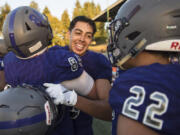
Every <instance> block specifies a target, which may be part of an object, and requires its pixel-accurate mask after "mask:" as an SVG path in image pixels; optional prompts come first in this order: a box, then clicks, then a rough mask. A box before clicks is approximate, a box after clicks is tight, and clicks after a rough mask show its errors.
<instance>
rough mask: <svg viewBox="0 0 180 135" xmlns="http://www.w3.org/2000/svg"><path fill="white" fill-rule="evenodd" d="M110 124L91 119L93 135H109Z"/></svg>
mask: <svg viewBox="0 0 180 135" xmlns="http://www.w3.org/2000/svg"><path fill="white" fill-rule="evenodd" d="M111 127H112V126H111V122H107V121H102V120H99V119H95V118H94V119H93V129H94V135H111Z"/></svg>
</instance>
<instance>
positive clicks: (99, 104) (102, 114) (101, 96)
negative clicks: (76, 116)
mask: <svg viewBox="0 0 180 135" xmlns="http://www.w3.org/2000/svg"><path fill="white" fill-rule="evenodd" d="M95 84H96V85H95V86H96V89H95V90H96V93H97V96H98V99H96V100H91V99H88V98H85V97H83V96H78V99H77V103H76V105H75V107H76V108H77V109H79V110H81V111H83V112H85V113H87V114H89V115H91V116H94V117H96V118H98V119H101V120H106V121H111V120H112V109H111V107H110V105H109V103H108V97H109V96H108V95H109V90H110V89H111V85H110V82H109V81H108V80H107V79H97V80H96V81H95Z"/></svg>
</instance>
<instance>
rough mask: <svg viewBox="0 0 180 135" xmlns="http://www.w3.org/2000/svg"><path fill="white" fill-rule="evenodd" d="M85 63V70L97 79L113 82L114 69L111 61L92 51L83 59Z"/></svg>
mask: <svg viewBox="0 0 180 135" xmlns="http://www.w3.org/2000/svg"><path fill="white" fill-rule="evenodd" d="M81 58H82V61H83V66H84V69H85V70H86V71H87V72H88V73H89V74H90V75H91V76H92V77H93V79H94V80H96V79H108V80H109V81H111V80H112V67H111V63H110V61H108V59H107V58H106V57H105V56H104V55H102V54H100V53H95V52H92V51H88V52H87V53H86V54H85V55H84V56H82V57H81Z"/></svg>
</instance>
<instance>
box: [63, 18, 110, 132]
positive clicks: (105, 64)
mask: <svg viewBox="0 0 180 135" xmlns="http://www.w3.org/2000/svg"><path fill="white" fill-rule="evenodd" d="M95 32H96V25H95V23H94V21H92V20H91V19H90V18H88V17H86V16H77V17H75V18H74V19H73V20H72V21H71V23H70V26H69V32H68V36H69V41H70V43H69V46H65V47H64V48H65V49H66V50H69V51H72V52H74V53H76V54H77V55H79V56H80V58H81V61H82V65H83V68H84V69H85V71H86V72H87V73H88V74H89V75H90V76H91V77H93V79H94V81H95V84H96V91H97V94H98V97H99V98H100V99H101V100H88V99H85V100H86V101H85V103H88V104H89V105H88V106H87V108H84V109H85V110H89V108H90V107H92V109H93V110H94V111H93V112H94V114H93V116H96V117H97V118H101V119H104V118H106V119H104V120H111V118H112V117H111V113H112V110H111V108H110V105H109V104H108V97H109V90H110V88H111V85H110V83H111V79H112V68H111V63H110V62H109V61H108V59H107V58H106V57H105V56H104V55H103V54H101V53H96V52H93V51H90V50H88V47H89V45H90V44H91V41H92V40H93V36H94V34H95ZM82 102H84V101H82ZM99 106H101V109H99V110H97V108H99ZM76 108H78V107H77V106H76ZM76 108H73V111H74V110H75V109H76ZM85 110H84V111H85ZM82 111H83V110H82ZM82 111H81V112H79V114H78V113H77V115H76V118H74V120H73V121H74V127H75V129H76V130H75V131H76V134H77V135H84V134H86V135H92V134H93V129H92V116H90V115H88V114H87V113H84V112H82ZM97 111H100V113H95V112H97ZM91 112H92V110H90V111H89V114H91ZM104 112H106V113H104ZM74 115H75V113H74ZM78 115H79V116H78ZM104 116H105V117H104Z"/></svg>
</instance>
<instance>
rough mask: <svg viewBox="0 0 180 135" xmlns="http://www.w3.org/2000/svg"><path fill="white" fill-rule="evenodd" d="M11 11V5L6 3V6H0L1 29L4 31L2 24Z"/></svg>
mask: <svg viewBox="0 0 180 135" xmlns="http://www.w3.org/2000/svg"><path fill="white" fill-rule="evenodd" d="M10 11H11V8H10V6H9V5H8V4H7V3H6V4H5V5H4V6H2V7H0V31H2V26H3V23H4V19H5V18H6V15H7V14H8V13H9V12H10Z"/></svg>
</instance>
